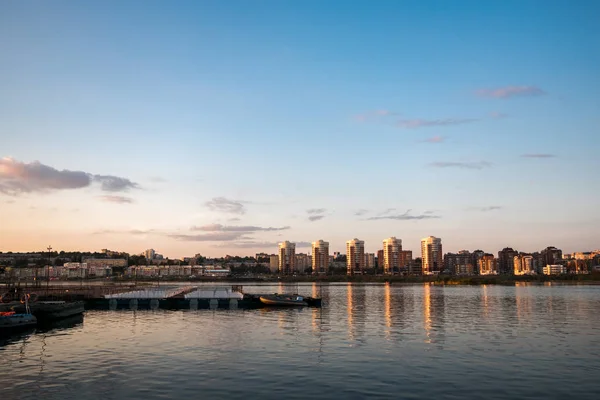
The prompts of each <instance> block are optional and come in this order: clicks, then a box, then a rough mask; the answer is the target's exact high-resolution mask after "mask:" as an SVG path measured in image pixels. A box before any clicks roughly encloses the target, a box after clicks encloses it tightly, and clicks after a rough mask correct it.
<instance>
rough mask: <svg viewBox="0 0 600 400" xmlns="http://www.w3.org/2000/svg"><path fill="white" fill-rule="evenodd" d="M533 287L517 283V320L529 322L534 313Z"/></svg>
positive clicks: (525, 283)
mask: <svg viewBox="0 0 600 400" xmlns="http://www.w3.org/2000/svg"><path fill="white" fill-rule="evenodd" d="M531 291H532V286H531V285H530V284H529V283H528V282H515V304H516V306H517V320H518V321H519V322H521V321H528V320H529V319H530V317H531V312H532V299H531V296H532V293H531Z"/></svg>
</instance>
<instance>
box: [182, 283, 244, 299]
mask: <svg viewBox="0 0 600 400" xmlns="http://www.w3.org/2000/svg"><path fill="white" fill-rule="evenodd" d="M184 297H185V298H186V299H242V298H244V295H243V294H242V293H240V292H238V291H233V290H232V289H231V288H229V287H206V286H198V287H196V290H194V291H192V292H190V293H186V294H185V295H184Z"/></svg>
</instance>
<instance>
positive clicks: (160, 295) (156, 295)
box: [104, 286, 190, 299]
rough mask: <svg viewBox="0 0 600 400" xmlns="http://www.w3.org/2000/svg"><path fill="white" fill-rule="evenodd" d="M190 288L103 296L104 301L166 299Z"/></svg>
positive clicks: (161, 289)
mask: <svg viewBox="0 0 600 400" xmlns="http://www.w3.org/2000/svg"><path fill="white" fill-rule="evenodd" d="M189 289H190V287H189V286H188V287H185V286H184V287H177V288H146V289H142V290H133V291H131V292H122V293H114V294H106V295H104V298H105V299H166V298H169V297H173V296H177V295H178V294H181V293H183V292H185V291H186V290H189Z"/></svg>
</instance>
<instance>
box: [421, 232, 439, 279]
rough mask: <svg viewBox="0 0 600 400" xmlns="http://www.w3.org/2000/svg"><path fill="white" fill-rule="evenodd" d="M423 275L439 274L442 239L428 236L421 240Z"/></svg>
mask: <svg viewBox="0 0 600 400" xmlns="http://www.w3.org/2000/svg"><path fill="white" fill-rule="evenodd" d="M421 259H422V268H423V275H432V274H439V273H440V271H441V270H442V268H443V265H444V264H443V253H442V239H440V238H436V237H435V236H429V237H426V238H424V239H421Z"/></svg>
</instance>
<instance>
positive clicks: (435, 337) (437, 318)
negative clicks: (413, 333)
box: [423, 284, 445, 344]
mask: <svg viewBox="0 0 600 400" xmlns="http://www.w3.org/2000/svg"><path fill="white" fill-rule="evenodd" d="M444 299H445V294H444V288H443V287H440V288H438V287H434V286H433V285H431V284H425V285H424V286H423V321H424V327H425V342H426V343H436V344H443V343H444V340H445V335H444V323H445V321H444V307H445V300H444Z"/></svg>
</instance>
